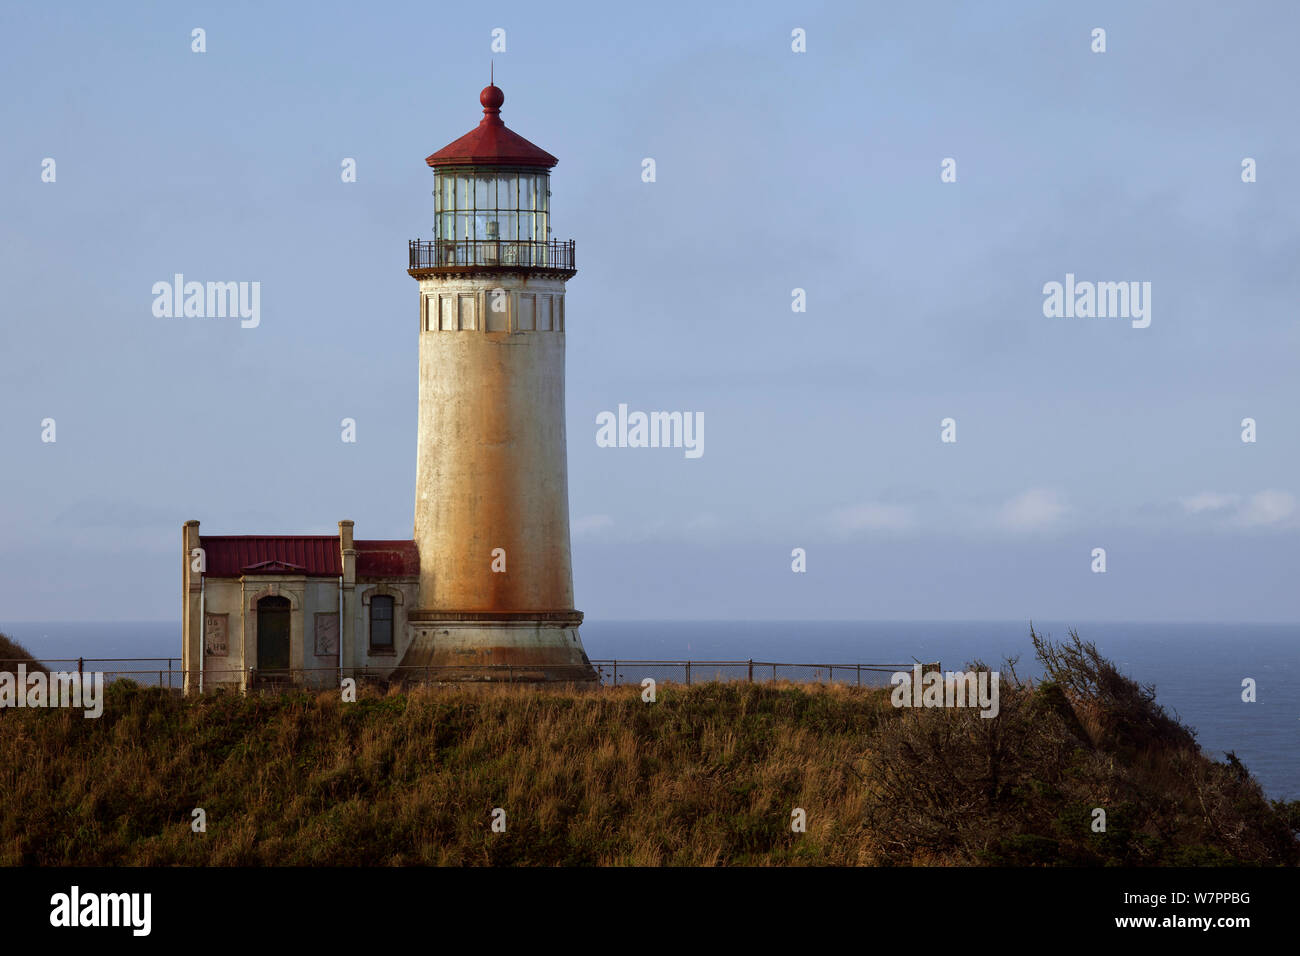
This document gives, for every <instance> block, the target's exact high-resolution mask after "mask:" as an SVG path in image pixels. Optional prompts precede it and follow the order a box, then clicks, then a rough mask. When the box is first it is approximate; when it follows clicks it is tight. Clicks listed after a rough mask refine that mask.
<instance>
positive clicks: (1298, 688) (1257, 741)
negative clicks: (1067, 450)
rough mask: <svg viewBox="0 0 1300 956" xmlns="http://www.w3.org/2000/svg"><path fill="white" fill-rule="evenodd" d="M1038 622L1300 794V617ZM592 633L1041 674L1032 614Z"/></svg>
mask: <svg viewBox="0 0 1300 956" xmlns="http://www.w3.org/2000/svg"><path fill="white" fill-rule="evenodd" d="M1034 627H1035V629H1036V630H1037V631H1038V632H1039V633H1040V634H1048V635H1050V636H1051V637H1052V638H1053V639H1055V640H1061V639H1064V638H1065V637H1066V636H1067V632H1068V630H1069V629H1070V627H1074V628H1075V630H1077V631H1078V633H1079V636H1080V637H1082V638H1083V639H1084V640H1090V641H1093V642H1094V643H1095V644H1096V645H1097V648H1098V650H1099V651H1100V652H1101V653H1102V654H1103V655H1104V656H1106V657H1108V658H1110V659H1111V660H1113V661H1114V662H1115V663H1116V665H1117V666H1118V667H1119V668H1120V670H1121V671H1123V672H1124V673H1125V674H1127V675H1129V676H1130V677H1132V678H1134V679H1135V680H1138V681H1141V682H1143V683H1151V684H1154V685H1155V688H1156V699H1157V700H1158V701H1159V702H1160V703H1161V704H1162V705H1164V707H1165V709H1166V710H1168V711H1169V712H1171V713H1173V714H1175V715H1177V716H1178V717H1179V718H1180V719H1181V720H1182V721H1183V722H1184V723H1185V724H1187V725H1188V726H1190V727H1192V728H1193V729H1194V730H1195V731H1196V732H1197V739H1198V741H1199V742H1200V744H1201V746H1202V748H1203V749H1204V750H1205V751H1206V752H1207V753H1208V754H1210V755H1211V756H1213V757H1215V758H1217V759H1222V757H1223V754H1224V752H1225V751H1229V750H1231V751H1234V752H1235V753H1236V754H1237V756H1238V757H1239V758H1240V759H1241V760H1242V762H1243V763H1244V764H1245V765H1246V766H1247V767H1248V768H1250V770H1251V772H1252V773H1253V774H1254V775H1255V778H1256V779H1257V780H1259V782H1260V784H1261V785H1262V786H1263V788H1264V792H1265V793H1266V794H1268V796H1269V797H1271V798H1273V799H1283V800H1298V799H1300V624H1206V623H1167V624H1166V623H1158V624H1154V623H1146V622H1143V623H1136V622H1130V623H1125V622H1116V621H1104V622H1103V621H1098V622H1071V623H1064V622H1055V621H1035V622H1034ZM0 632H3V633H6V634H8V635H9V636H10V637H12V638H14V639H15V640H17V641H19V642H21V643H22V644H24V645H26V646H27V648H28V649H29V650H30V651H31V652H32V653H33V654H35V655H36V656H38V657H42V658H67V657H73V658H75V657H78V656H81V657H106V658H112V657H162V658H167V657H179V655H180V624H179V623H178V622H157V621H152V622H139V623H129V622H113V623H108V624H96V623H86V622H67V623H25V622H20V621H15V622H0ZM582 640H583V644H584V645H585V647H586V648H587V653H588V655H589V656H590V657H591V658H592V659H622V660H628V659H634V658H635V659H673V660H683V659H692V660H746V659H753V660H765V661H779V662H789V663H809V664H837V665H838V664H875V663H883V664H907V663H909V662H911V661H912V660H913V659H914V658H915V659H917V660H921V661H926V662H930V661H938V662H940V663H941V664H942V665H943V669H944V670H961V669H964V667H965V665H966V664H967V663H968V662H969V661H972V660H976V659H978V660H982V661H983V662H984V663H986V664H989V665H990V666H997V665H999V664H1001V662H1002V661H1003V660H1004V659H1006V658H1008V657H1012V656H1016V655H1019V656H1020V662H1019V663H1018V664H1017V672H1018V673H1020V674H1021V675H1022V676H1029V677H1037V676H1039V674H1040V669H1039V668H1038V666H1037V662H1036V661H1035V660H1034V656H1033V648H1032V646H1031V645H1030V643H1029V623H1028V622H1027V621H1018V622H1012V621H812V622H799V621H600V620H588V621H587V622H585V623H584V624H583V625H582ZM163 666H164V667H165V666H166V664H165V661H164V663H163ZM177 666H179V662H178V663H177ZM620 670H621V668H620ZM701 676H703V675H701ZM837 676H838V675H837ZM1247 677H1250V678H1254V680H1255V683H1256V698H1257V701H1256V702H1255V703H1249V704H1248V703H1243V702H1242V700H1241V692H1242V686H1241V685H1242V680H1243V679H1244V678H1247ZM877 682H880V681H877Z"/></svg>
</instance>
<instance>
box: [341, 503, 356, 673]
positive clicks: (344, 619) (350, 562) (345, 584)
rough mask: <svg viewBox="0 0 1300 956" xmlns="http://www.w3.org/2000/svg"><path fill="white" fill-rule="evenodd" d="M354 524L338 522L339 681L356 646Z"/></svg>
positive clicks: (350, 663)
mask: <svg viewBox="0 0 1300 956" xmlns="http://www.w3.org/2000/svg"><path fill="white" fill-rule="evenodd" d="M354 527H355V522H353V521H352V520H351V519H348V518H344V519H343V520H342V521H340V522H339V553H340V555H341V557H342V565H343V576H342V578H341V580H340V582H339V679H340V680H342V679H343V677H344V676H345V669H350V668H351V667H352V664H353V661H352V655H353V653H354V648H355V646H356V643H355V641H354V640H353V630H354V627H353V625H354V624H355V623H356V587H357V549H356V540H355V538H354V536H353V530H354Z"/></svg>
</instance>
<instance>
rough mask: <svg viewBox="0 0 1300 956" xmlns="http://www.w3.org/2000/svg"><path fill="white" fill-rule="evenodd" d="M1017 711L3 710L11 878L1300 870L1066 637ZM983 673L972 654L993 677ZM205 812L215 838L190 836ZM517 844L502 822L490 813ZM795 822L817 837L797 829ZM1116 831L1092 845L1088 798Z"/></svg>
mask: <svg viewBox="0 0 1300 956" xmlns="http://www.w3.org/2000/svg"><path fill="white" fill-rule="evenodd" d="M1032 640H1033V641H1034V644H1035V648H1036V652H1037V654H1038V656H1039V659H1040V660H1042V661H1043V663H1044V666H1045V669H1046V675H1047V676H1046V679H1045V680H1044V681H1042V682H1039V683H1037V684H1032V683H1030V682H1027V681H1025V682H1022V681H1019V680H1017V679H1016V678H1015V677H1014V662H1008V664H1007V665H1006V666H1004V667H1003V669H1002V675H1003V679H1002V685H1001V711H1000V714H999V716H998V717H996V718H993V719H984V718H981V717H980V716H979V714H978V711H976V710H972V709H964V710H963V709H915V710H909V709H901V710H898V709H895V708H894V707H892V706H891V705H890V702H889V691H888V690H880V689H874V690H872V689H866V688H863V689H857V688H851V687H838V686H837V687H825V686H817V685H788V684H787V685H780V684H778V685H770V684H756V685H748V684H741V683H735V684H716V683H715V684H704V685H696V686H692V687H689V688H688V687H680V686H673V685H668V686H661V687H660V688H659V693H658V700H657V702H656V703H653V704H647V703H643V702H642V700H641V691H640V688H639V687H619V688H605V689H602V690H599V691H587V692H583V691H571V690H565V689H560V688H539V687H493V688H468V687H463V688H426V689H417V690H412V691H397V690H393V691H390V692H386V693H385V692H382V691H379V690H369V691H366V692H365V693H363V694H362V699H361V700H360V701H359V702H358V703H355V704H344V703H341V702H340V700H339V695H338V694H337V693H323V694H308V693H292V694H285V695H282V696H268V697H257V696H249V697H239V696H235V695H214V696H208V697H205V698H190V699H182V698H179V697H177V696H175V695H173V694H169V693H167V692H165V691H160V690H157V689H151V688H141V687H138V686H135V685H133V684H131V683H130V682H127V681H118V682H116V683H114V684H112V685H110V687H109V688H108V700H107V702H106V705H105V709H104V715H103V717H102V718H100V719H98V720H87V719H85V718H83V717H82V716H81V713H80V712H70V711H66V710H25V709H24V710H10V711H3V712H0V863H3V864H7V865H15V864H83V865H114V864H127V865H166V864H191V865H238V864H289V865H323V864H335V865H352V864H359V865H373V864H451V865H475V864H492V865H503V864H523V865H574V864H577V865H586V864H590V865H597V864H601V865H604V864H615V865H618V864H633V865H655V864H684V865H710V864H830V865H853V864H904V865H906V864H927V865H954V864H955V865H962V864H1047V865H1054V864H1069V865H1189V864H1191V865H1231V864H1263V865H1279V864H1281V865H1294V864H1295V863H1297V861H1298V860H1300V843H1298V842H1297V839H1296V834H1295V832H1294V828H1295V827H1296V825H1297V823H1300V812H1298V811H1300V805H1297V804H1291V805H1287V806H1284V805H1280V804H1278V805H1271V804H1270V803H1269V802H1268V801H1267V800H1266V799H1265V798H1264V796H1263V794H1262V793H1261V792H1260V789H1259V787H1258V785H1257V784H1256V783H1255V782H1254V781H1253V780H1252V779H1251V778H1250V776H1249V774H1248V773H1247V772H1246V771H1245V769H1244V768H1243V767H1241V765H1240V763H1239V762H1237V761H1236V758H1235V757H1233V758H1231V759H1230V760H1229V761H1228V762H1227V763H1217V762H1213V761H1211V760H1210V759H1208V758H1207V757H1206V756H1204V755H1203V754H1201V753H1200V752H1199V749H1198V748H1197V745H1196V743H1195V739H1194V737H1193V735H1192V733H1191V732H1190V731H1189V730H1187V728H1185V727H1183V726H1182V725H1181V724H1179V723H1178V722H1177V721H1176V720H1174V719H1173V718H1171V717H1169V716H1168V715H1166V714H1165V713H1164V711H1163V710H1162V709H1161V708H1160V707H1159V705H1157V704H1156V703H1155V700H1154V695H1153V694H1152V692H1151V690H1150V688H1144V687H1141V686H1139V685H1137V684H1135V683H1134V682H1132V681H1131V680H1129V679H1128V678H1125V677H1123V676H1122V675H1120V674H1118V673H1117V672H1116V671H1115V669H1114V667H1113V666H1111V665H1110V664H1109V662H1107V661H1105V660H1104V659H1102V658H1100V657H1099V656H1098V655H1097V654H1096V651H1095V649H1094V648H1092V646H1091V645H1089V644H1087V643H1084V642H1081V641H1079V639H1078V638H1077V637H1076V636H1074V635H1072V636H1071V641H1070V642H1068V643H1065V644H1062V645H1053V644H1051V643H1050V642H1047V641H1043V640H1042V639H1040V638H1039V637H1038V636H1037V635H1032ZM976 666H979V665H976ZM196 807H201V808H203V809H204V810H205V811H206V815H207V832H206V833H201V834H196V833H192V832H191V829H190V821H191V811H192V810H193V809H194V808H196ZM496 807H501V808H503V809H504V810H505V811H506V827H507V828H506V832H505V833H493V832H492V831H491V820H492V811H493V808H496ZM796 807H799V808H803V809H804V810H805V811H806V814H807V832H805V833H793V832H791V826H790V823H791V810H792V809H794V808H796ZM1097 807H1100V808H1103V809H1104V810H1105V811H1106V831H1105V832H1104V833H1095V832H1093V830H1092V820H1093V809H1094V808H1097Z"/></svg>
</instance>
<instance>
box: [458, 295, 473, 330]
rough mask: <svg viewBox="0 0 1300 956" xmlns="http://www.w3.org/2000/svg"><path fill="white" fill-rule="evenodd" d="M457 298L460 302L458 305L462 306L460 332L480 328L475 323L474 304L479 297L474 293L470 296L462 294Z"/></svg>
mask: <svg viewBox="0 0 1300 956" xmlns="http://www.w3.org/2000/svg"><path fill="white" fill-rule="evenodd" d="M456 298H457V299H458V300H459V303H458V304H459V306H460V330H461V331H462V332H464V331H467V330H469V331H472V330H474V329H476V328H478V325H477V324H476V323H475V321H474V320H475V310H474V304H475V301H476V300H477V299H478V296H477V295H476V294H474V293H473V292H471V293H468V294H466V293H462V294H460V295H458V296H456Z"/></svg>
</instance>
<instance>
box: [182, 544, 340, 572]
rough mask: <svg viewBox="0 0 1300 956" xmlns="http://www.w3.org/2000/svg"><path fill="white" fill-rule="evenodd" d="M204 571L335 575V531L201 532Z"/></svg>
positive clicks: (336, 564)
mask: <svg viewBox="0 0 1300 956" xmlns="http://www.w3.org/2000/svg"><path fill="white" fill-rule="evenodd" d="M199 546H200V547H202V548H203V550H204V552H205V553H206V554H207V559H208V570H207V575H208V576H209V577H214V578H237V577H240V576H241V575H245V574H305V575H307V576H308V577H332V578H337V577H338V576H339V575H341V574H342V573H343V559H342V556H341V555H340V554H339V537H338V535H336V534H335V535H327V534H321V535H314V534H277V535H252V534H247V535H245V534H240V535H218V536H213V535H206V534H205V535H203V536H201V537H200V538H199Z"/></svg>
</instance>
